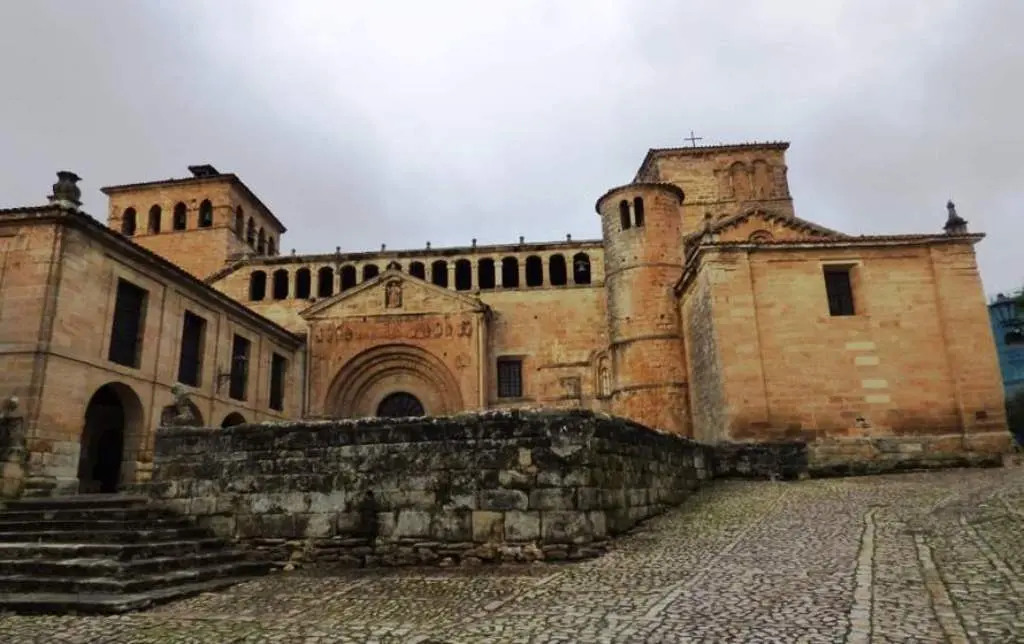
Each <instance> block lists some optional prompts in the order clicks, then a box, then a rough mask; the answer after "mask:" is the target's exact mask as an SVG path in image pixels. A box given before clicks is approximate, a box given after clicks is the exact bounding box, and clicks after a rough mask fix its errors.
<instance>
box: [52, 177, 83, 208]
mask: <svg viewBox="0 0 1024 644" xmlns="http://www.w3.org/2000/svg"><path fill="white" fill-rule="evenodd" d="M81 180H82V178H81V177H79V176H78V175H77V174H75V173H74V172H70V171H68V170H61V171H60V172H58V173H57V183H55V184H53V194H52V195H50V197H49V199H50V203H52V204H54V205H58V206H64V207H65V208H71V209H72V210H78V208H79V206H81V205H82V189H81V188H79V187H78V182H79V181H81Z"/></svg>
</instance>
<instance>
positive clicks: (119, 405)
mask: <svg viewBox="0 0 1024 644" xmlns="http://www.w3.org/2000/svg"><path fill="white" fill-rule="evenodd" d="M127 419H128V414H127V410H126V409H125V405H124V401H123V400H122V399H121V396H120V394H119V393H118V392H117V390H116V389H115V388H114V386H113V385H103V386H102V387H100V388H99V389H97V390H96V393H95V394H93V396H92V398H91V399H90V400H89V405H88V406H87V407H86V409H85V429H84V430H83V431H82V449H81V452H80V454H79V458H78V490H79V492H80V493H84V494H88V493H95V492H100V493H103V494H112V493H114V492H117V488H118V486H119V485H120V483H121V463H122V461H123V460H124V435H125V425H126V424H127Z"/></svg>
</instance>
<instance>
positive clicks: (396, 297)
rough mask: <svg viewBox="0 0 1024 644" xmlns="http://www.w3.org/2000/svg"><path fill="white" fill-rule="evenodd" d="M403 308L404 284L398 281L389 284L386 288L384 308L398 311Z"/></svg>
mask: <svg viewBox="0 0 1024 644" xmlns="http://www.w3.org/2000/svg"><path fill="white" fill-rule="evenodd" d="M401 307H402V283H401V282H399V281H398V280H394V281H391V282H388V284H387V286H385V287H384V308H386V309H398V308H401Z"/></svg>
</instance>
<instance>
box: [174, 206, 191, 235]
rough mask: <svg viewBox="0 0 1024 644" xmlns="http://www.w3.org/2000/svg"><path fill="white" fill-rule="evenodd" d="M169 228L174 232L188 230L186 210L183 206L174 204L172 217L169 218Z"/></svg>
mask: <svg viewBox="0 0 1024 644" xmlns="http://www.w3.org/2000/svg"><path fill="white" fill-rule="evenodd" d="M171 228H173V229H174V230H185V229H186V228H188V209H187V208H186V207H185V204H183V203H182V202H180V201H179V202H178V203H176V204H174V216H173V217H172V218H171Z"/></svg>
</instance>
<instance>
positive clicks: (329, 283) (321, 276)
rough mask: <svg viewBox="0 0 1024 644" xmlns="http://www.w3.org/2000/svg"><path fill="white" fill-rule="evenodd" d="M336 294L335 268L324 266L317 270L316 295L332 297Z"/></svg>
mask: <svg viewBox="0 0 1024 644" xmlns="http://www.w3.org/2000/svg"><path fill="white" fill-rule="evenodd" d="M332 295H334V269H333V268H331V267H330V266H323V267H321V268H320V270H318V271H317V272H316V296H317V297H330V296H332Z"/></svg>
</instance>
